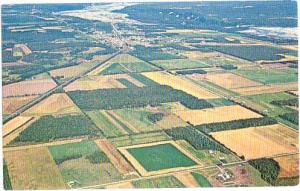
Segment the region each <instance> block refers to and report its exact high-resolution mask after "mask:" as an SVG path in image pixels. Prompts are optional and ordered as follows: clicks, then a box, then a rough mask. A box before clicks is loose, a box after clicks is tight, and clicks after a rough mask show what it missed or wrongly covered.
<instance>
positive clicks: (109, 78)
mask: <svg viewBox="0 0 300 191" xmlns="http://www.w3.org/2000/svg"><path fill="white" fill-rule="evenodd" d="M117 79H126V80H128V81H129V82H131V83H133V84H134V85H136V86H138V87H143V86H144V84H142V83H141V82H139V81H138V80H136V79H134V78H132V77H130V76H129V75H127V74H116V75H105V76H90V77H88V78H84V79H80V80H76V81H75V82H73V83H71V84H70V85H68V86H67V87H65V88H64V89H65V91H67V92H68V91H75V90H82V91H85V90H96V89H109V88H126V86H124V85H123V84H122V83H120V82H119V81H118V80H117Z"/></svg>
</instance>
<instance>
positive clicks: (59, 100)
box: [22, 93, 80, 116]
mask: <svg viewBox="0 0 300 191" xmlns="http://www.w3.org/2000/svg"><path fill="white" fill-rule="evenodd" d="M79 112H80V109H79V108H78V107H77V106H76V105H75V104H74V103H73V101H72V100H71V99H70V98H69V97H68V96H67V94H65V93H58V94H53V95H51V96H50V97H48V98H46V99H45V100H43V101H41V102H40V103H38V104H36V105H34V106H33V107H31V108H29V109H28V110H26V111H25V112H24V113H23V114H22V115H24V116H25V115H30V116H32V115H34V116H42V115H62V114H72V113H79Z"/></svg>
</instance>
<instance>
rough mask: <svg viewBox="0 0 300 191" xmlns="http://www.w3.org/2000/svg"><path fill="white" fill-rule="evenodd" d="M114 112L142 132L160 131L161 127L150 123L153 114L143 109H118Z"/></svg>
mask: <svg viewBox="0 0 300 191" xmlns="http://www.w3.org/2000/svg"><path fill="white" fill-rule="evenodd" d="M114 112H115V113H116V114H118V115H119V116H120V117H122V118H123V119H124V120H125V121H127V122H129V123H130V124H131V125H133V126H134V127H135V128H137V129H138V130H139V131H141V132H147V131H155V130H160V127H159V126H157V125H155V124H154V123H152V122H151V121H149V119H148V115H150V114H152V113H151V112H148V111H144V110H143V109H118V110H114Z"/></svg>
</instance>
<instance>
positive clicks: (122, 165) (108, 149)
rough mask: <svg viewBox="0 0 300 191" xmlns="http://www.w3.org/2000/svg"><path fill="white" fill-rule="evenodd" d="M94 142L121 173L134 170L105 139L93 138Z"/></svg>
mask: <svg viewBox="0 0 300 191" xmlns="http://www.w3.org/2000/svg"><path fill="white" fill-rule="evenodd" d="M95 143H96V144H97V145H98V146H99V148H100V149H101V150H102V151H103V152H104V153H105V154H106V156H107V157H108V158H109V160H110V162H111V163H112V164H113V165H114V166H115V167H116V168H117V169H118V171H119V172H120V173H121V174H124V175H129V174H130V173H133V172H135V170H134V169H133V167H132V166H131V165H130V164H129V163H128V162H127V161H126V160H125V159H124V158H123V156H122V155H121V154H120V153H119V151H118V150H117V149H116V148H115V147H114V146H113V145H112V144H111V143H109V142H108V141H107V140H105V139H99V140H95Z"/></svg>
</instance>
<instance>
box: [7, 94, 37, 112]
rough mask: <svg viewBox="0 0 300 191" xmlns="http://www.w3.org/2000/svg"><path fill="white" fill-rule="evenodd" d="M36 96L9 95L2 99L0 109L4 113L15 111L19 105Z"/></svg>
mask: <svg viewBox="0 0 300 191" xmlns="http://www.w3.org/2000/svg"><path fill="white" fill-rule="evenodd" d="M36 97H37V96H22V97H10V98H3V99H2V111H3V113H4V114H10V113H13V112H15V111H16V110H17V109H18V108H19V107H21V106H23V105H25V104H27V103H29V102H30V101H32V100H33V99H35V98H36Z"/></svg>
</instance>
